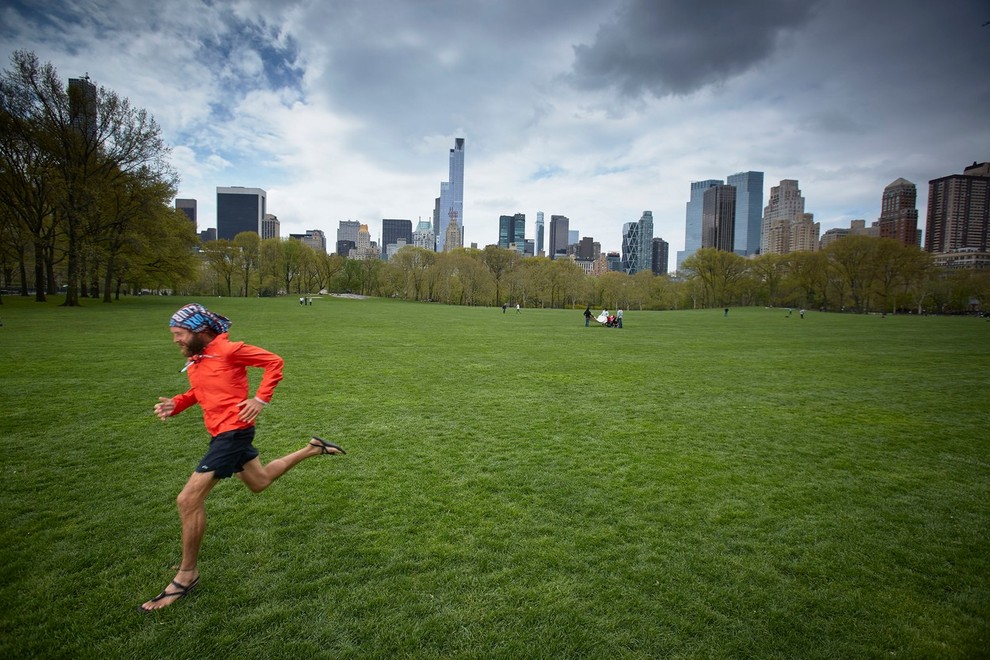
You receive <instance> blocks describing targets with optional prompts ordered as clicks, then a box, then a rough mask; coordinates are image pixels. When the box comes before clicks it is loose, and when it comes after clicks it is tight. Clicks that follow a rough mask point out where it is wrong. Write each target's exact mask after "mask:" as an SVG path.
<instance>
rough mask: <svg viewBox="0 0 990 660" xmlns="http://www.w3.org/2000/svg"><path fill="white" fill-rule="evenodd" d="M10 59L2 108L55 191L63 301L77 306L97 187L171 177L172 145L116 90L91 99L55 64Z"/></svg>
mask: <svg viewBox="0 0 990 660" xmlns="http://www.w3.org/2000/svg"><path fill="white" fill-rule="evenodd" d="M11 62H12V65H13V68H12V69H10V70H6V71H5V72H4V74H3V76H2V79H3V82H2V87H0V97H2V98H3V99H4V100H3V101H2V108H3V111H4V112H5V113H6V112H9V113H12V114H16V117H17V119H18V121H16V122H14V121H10V122H7V126H10V127H12V128H13V129H14V130H23V131H24V134H23V136H22V137H23V139H24V140H36V141H37V144H38V147H39V149H40V152H41V154H42V160H43V161H44V163H45V166H46V171H47V172H48V174H49V175H50V176H51V177H52V181H53V185H54V186H55V188H57V192H56V194H55V195H54V196H53V199H52V201H53V202H54V204H55V207H56V210H57V220H58V221H59V222H61V223H64V224H63V231H64V233H65V238H66V244H65V245H66V258H67V262H66V281H67V289H66V299H65V302H64V303H63V304H64V305H65V306H68V307H73V306H77V305H78V304H79V288H80V284H81V279H82V276H83V274H84V272H83V269H82V267H81V260H82V258H83V256H84V248H85V247H86V244H87V239H88V238H90V236H87V234H86V228H87V226H88V223H92V222H93V217H94V215H95V214H96V213H98V210H97V208H96V206H97V198H98V196H99V191H100V190H101V189H104V187H106V186H114V185H117V184H119V183H120V182H121V180H122V178H123V177H126V176H131V175H136V174H137V173H138V172H142V171H143V172H144V173H145V176H159V177H162V178H163V179H165V180H171V178H172V177H173V174H172V170H171V167H170V165H169V164H168V161H167V156H168V153H169V149H168V147H167V146H166V145H165V143H164V141H163V140H162V138H161V133H160V130H159V128H158V125H157V124H156V123H155V120H154V118H153V117H151V115H149V114H148V113H147V112H146V111H145V110H141V109H136V108H133V107H131V105H130V102H129V101H128V100H127V99H124V98H121V97H120V96H118V95H117V94H116V93H115V92H113V91H111V90H108V89H106V88H104V87H100V88H96V89H95V92H94V93H93V94H92V96H90V92H89V90H88V89H86V88H85V87H84V86H77V87H70V88H69V89H68V90H66V88H65V87H64V85H63V82H62V80H61V79H60V78H59V76H58V73H57V71H56V70H55V67H54V66H52V65H51V64H45V65H42V64H41V63H40V62H39V60H38V58H37V57H36V56H35V55H34V54H33V53H29V52H27V51H16V52H15V53H14V54H13V55H12V56H11ZM8 99H16V101H15V102H8Z"/></svg>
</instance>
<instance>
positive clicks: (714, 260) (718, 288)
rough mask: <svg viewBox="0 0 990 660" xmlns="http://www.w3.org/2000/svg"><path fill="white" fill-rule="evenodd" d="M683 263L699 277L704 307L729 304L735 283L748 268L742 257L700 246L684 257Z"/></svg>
mask: <svg viewBox="0 0 990 660" xmlns="http://www.w3.org/2000/svg"><path fill="white" fill-rule="evenodd" d="M683 265H684V268H685V269H687V270H689V271H692V272H693V273H695V275H696V276H697V277H698V278H699V279H700V281H701V283H702V291H703V300H704V302H703V304H704V306H706V307H708V306H712V305H715V306H719V307H721V306H722V305H728V304H731V302H732V300H733V296H734V295H735V293H736V285H737V284H738V283H739V282H740V281H741V280H742V278H743V277H744V276H745V274H746V271H747V268H748V264H747V263H746V259H745V258H744V257H741V256H739V255H738V254H736V253H734V252H726V251H724V250H716V249H715V248H701V249H700V250H698V251H697V252H695V253H694V254H693V255H691V256H690V257H688V258H687V259H685V260H684V264H683Z"/></svg>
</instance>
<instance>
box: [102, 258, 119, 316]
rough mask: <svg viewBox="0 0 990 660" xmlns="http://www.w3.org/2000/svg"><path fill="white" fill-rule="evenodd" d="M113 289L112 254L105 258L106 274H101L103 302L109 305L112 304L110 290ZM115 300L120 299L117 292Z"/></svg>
mask: <svg viewBox="0 0 990 660" xmlns="http://www.w3.org/2000/svg"><path fill="white" fill-rule="evenodd" d="M112 287H113V253H112V252H111V254H110V256H109V257H107V268H106V272H105V273H104V274H103V302H105V303H109V302H113V299H112V298H111V294H110V289H111V288H112ZM117 298H118V299H119V298H120V292H119V290H118V292H117Z"/></svg>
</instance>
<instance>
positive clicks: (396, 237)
mask: <svg viewBox="0 0 990 660" xmlns="http://www.w3.org/2000/svg"><path fill="white" fill-rule="evenodd" d="M399 241H402V242H403V244H404V245H412V244H413V231H412V220H396V219H391V218H389V219H382V256H383V257H384V256H386V255H388V246H389V245H398V244H399Z"/></svg>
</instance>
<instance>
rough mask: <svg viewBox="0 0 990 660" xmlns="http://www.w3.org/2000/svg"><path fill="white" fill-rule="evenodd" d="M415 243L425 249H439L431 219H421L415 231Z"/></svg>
mask: <svg viewBox="0 0 990 660" xmlns="http://www.w3.org/2000/svg"><path fill="white" fill-rule="evenodd" d="M413 245H415V246H416V247H418V248H423V249H424V250H431V251H432V250H436V249H437V236H436V234H434V233H433V224H432V223H431V222H430V221H429V220H420V221H419V224H418V225H416V231H414V232H413Z"/></svg>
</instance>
